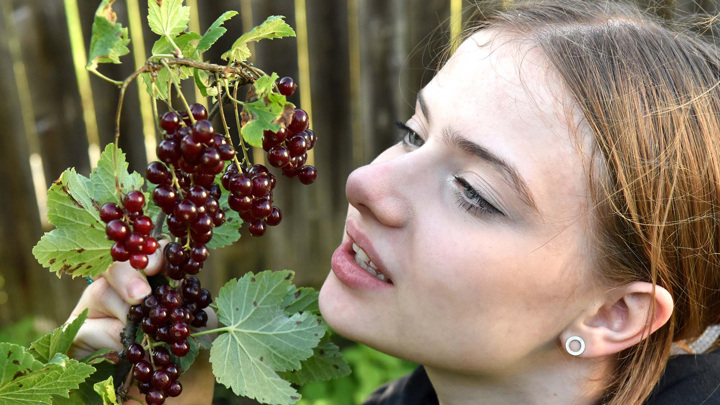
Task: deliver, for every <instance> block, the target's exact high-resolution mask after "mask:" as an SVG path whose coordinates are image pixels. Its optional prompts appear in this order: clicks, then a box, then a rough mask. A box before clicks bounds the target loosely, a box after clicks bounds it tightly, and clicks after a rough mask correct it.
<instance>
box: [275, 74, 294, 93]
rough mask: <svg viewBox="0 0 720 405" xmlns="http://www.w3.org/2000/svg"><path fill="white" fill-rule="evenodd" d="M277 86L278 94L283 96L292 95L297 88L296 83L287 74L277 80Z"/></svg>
mask: <svg viewBox="0 0 720 405" xmlns="http://www.w3.org/2000/svg"><path fill="white" fill-rule="evenodd" d="M277 86H278V91H279V92H280V94H282V95H283V96H285V97H290V96H292V95H293V94H294V93H295V90H297V84H296V83H295V81H294V80H293V79H292V77H288V76H285V77H283V78H282V79H280V80H278V83H277Z"/></svg>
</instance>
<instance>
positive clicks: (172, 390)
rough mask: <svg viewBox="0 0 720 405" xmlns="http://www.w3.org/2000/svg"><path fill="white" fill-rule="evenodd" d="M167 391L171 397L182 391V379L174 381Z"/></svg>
mask: <svg viewBox="0 0 720 405" xmlns="http://www.w3.org/2000/svg"><path fill="white" fill-rule="evenodd" d="M165 392H166V393H167V395H168V396H169V397H176V396H178V395H180V394H181V393H182V384H180V381H173V382H172V383H171V384H170V386H169V387H168V388H167V389H166V390H165Z"/></svg>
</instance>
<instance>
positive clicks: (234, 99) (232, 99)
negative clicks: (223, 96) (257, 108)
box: [223, 79, 245, 106]
mask: <svg viewBox="0 0 720 405" xmlns="http://www.w3.org/2000/svg"><path fill="white" fill-rule="evenodd" d="M223 84H224V85H225V91H226V92H227V95H228V98H229V99H230V101H232V102H233V103H235V104H240V105H242V106H244V105H245V103H243V102H242V101H240V100H238V99H236V98H235V97H233V96H231V95H230V88H229V87H228V80H227V79H225V80H223Z"/></svg>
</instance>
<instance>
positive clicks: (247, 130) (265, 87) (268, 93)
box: [240, 73, 295, 148]
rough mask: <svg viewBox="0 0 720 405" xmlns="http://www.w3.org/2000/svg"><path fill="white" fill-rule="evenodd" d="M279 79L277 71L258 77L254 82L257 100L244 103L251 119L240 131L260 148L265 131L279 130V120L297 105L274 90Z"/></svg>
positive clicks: (248, 141) (250, 142)
mask: <svg viewBox="0 0 720 405" xmlns="http://www.w3.org/2000/svg"><path fill="white" fill-rule="evenodd" d="M277 79H278V75H277V73H273V74H272V75H270V76H263V77H260V78H259V79H257V80H256V81H255V83H254V84H253V89H254V91H255V95H256V96H257V100H255V101H253V102H250V103H245V105H244V109H245V113H247V114H248V115H249V116H250V121H249V122H248V123H247V124H245V125H244V126H243V127H242V130H241V132H240V133H241V134H242V137H243V139H245V141H247V143H249V144H250V145H252V146H255V147H258V148H259V147H262V138H263V134H264V132H265V131H266V130H267V131H273V132H274V131H277V130H279V129H280V124H279V123H278V121H279V120H280V119H281V118H282V117H283V115H284V114H286V113H287V112H288V111H292V109H293V108H294V107H295V106H294V105H293V104H292V103H288V102H287V99H286V98H285V96H283V95H282V94H280V93H276V92H273V91H272V89H273V86H274V84H275V82H276V81H277Z"/></svg>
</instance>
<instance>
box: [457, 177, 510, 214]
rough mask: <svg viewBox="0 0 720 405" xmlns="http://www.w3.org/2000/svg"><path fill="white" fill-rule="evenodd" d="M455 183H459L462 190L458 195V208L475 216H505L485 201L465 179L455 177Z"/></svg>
mask: <svg viewBox="0 0 720 405" xmlns="http://www.w3.org/2000/svg"><path fill="white" fill-rule="evenodd" d="M455 181H457V182H458V184H459V185H460V187H461V189H460V191H459V192H458V193H457V194H458V206H460V207H461V208H462V209H463V210H465V211H467V212H472V213H473V214H475V215H482V214H500V215H505V214H503V213H502V211H500V210H499V209H497V208H495V207H494V206H493V205H492V204H490V203H489V202H488V201H487V200H486V199H484V198H483V197H482V196H481V195H480V193H478V192H477V191H476V190H475V189H474V188H473V187H472V186H471V185H470V183H468V182H467V181H466V180H465V179H463V178H462V177H459V176H455Z"/></svg>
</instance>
